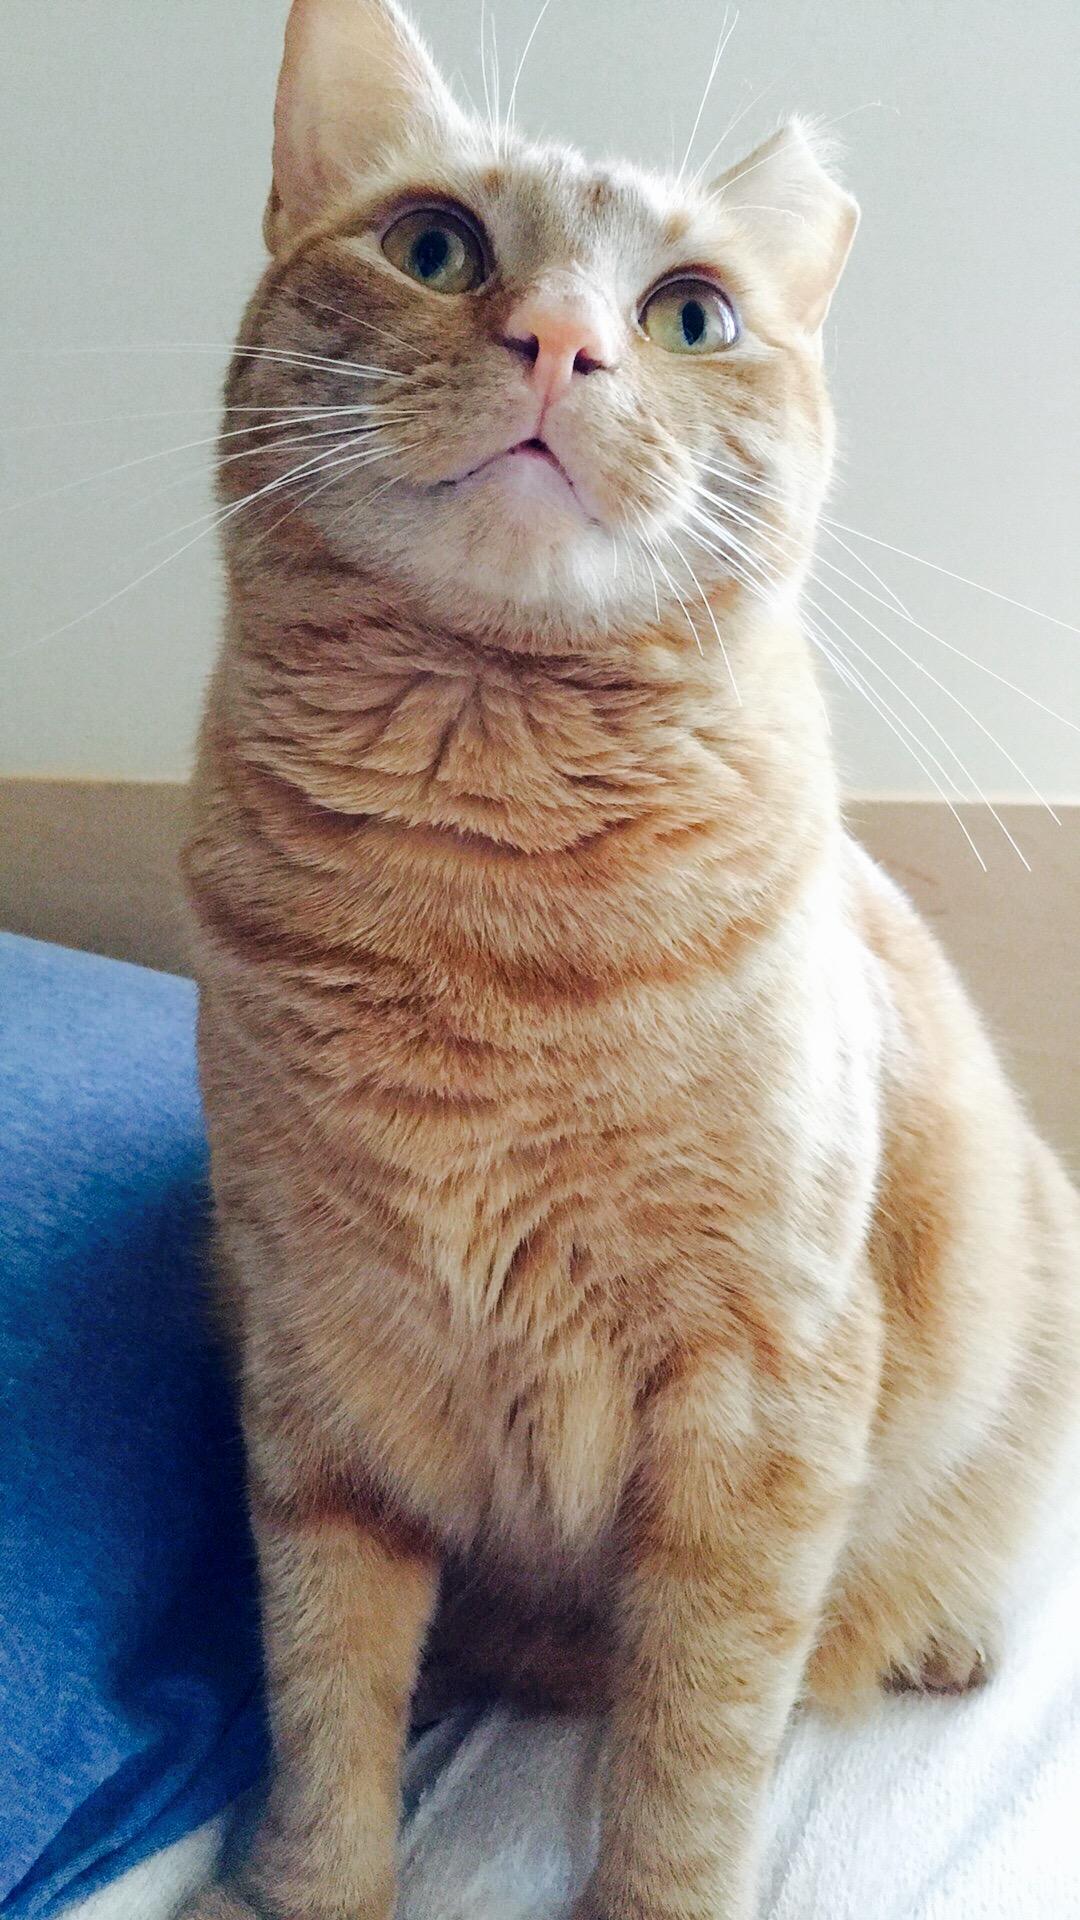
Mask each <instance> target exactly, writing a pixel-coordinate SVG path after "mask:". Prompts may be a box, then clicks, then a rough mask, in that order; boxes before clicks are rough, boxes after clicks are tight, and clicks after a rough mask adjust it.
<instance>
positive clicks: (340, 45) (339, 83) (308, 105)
mask: <svg viewBox="0 0 1080 1920" xmlns="http://www.w3.org/2000/svg"><path fill="white" fill-rule="evenodd" d="M462 123H463V116H462V114H461V110H460V108H459V107H458V106H457V105H456V103H455V101H454V99H453V97H452V95H451V94H450V91H449V89H448V87H447V86H446V84H445V82H444V81H443V79H442V78H441V76H440V74H439V72H438V69H437V68H436V66H435V63H434V61H433V60H432V58H431V55H430V54H429V53H428V50H427V48H426V47H425V46H424V43H423V41H422V40H421V39H420V37H419V35H418V34H417V33H416V32H415V31H414V29H413V27H412V26H411V25H410V23H409V22H408V21H407V20H406V19H405V17H404V15H403V14H402V13H401V12H400V11H399V9H398V7H397V6H396V5H395V4H394V0H293V5H292V11H291V13H290V15H289V23H288V26H287V27H286V30H285V57H284V60H283V62H282V68H281V79H280V82H279V84H278V96H277V106H276V108H275V111H274V185H273V190H272V192H271V195H270V201H269V205H268V206H267V209H266V217H265V220H264V221H263V232H264V234H265V236H266V243H267V246H268V247H269V248H270V250H271V252H277V251H279V250H280V249H281V248H282V247H284V246H287V245H288V244H289V242H290V240H292V239H293V237H294V236H295V235H296V234H297V233H298V232H300V231H301V229H302V228H303V227H305V226H307V225H309V224H310V222H311V221H312V220H316V219H318V218H319V216H320V214H321V213H322V212H323V211H324V210H325V209H326V208H327V207H328V206H330V205H332V204H333V202H334V201H335V200H336V199H339V198H341V197H342V196H343V195H344V194H345V193H347V192H348V190H349V187H350V184H352V185H355V184H356V183H357V182H359V181H361V180H362V179H363V177H364V175H365V173H367V172H368V171H369V170H370V169H371V168H372V167H373V166H374V165H376V164H377V163H378V161H379V159H380V158H381V157H382V156H383V155H385V154H386V153H388V152H392V151H393V150H394V149H395V148H396V147H400V146H401V145H403V144H404V143H405V142H407V141H408V140H409V139H410V138H412V137H414V136H415V135H416V134H417V133H418V132H423V131H424V130H426V129H427V130H431V131H433V132H434V131H439V132H441V133H443V134H445V133H446V132H447V131H449V130H451V129H453V128H454V127H456V126H459V125H461V124H462Z"/></svg>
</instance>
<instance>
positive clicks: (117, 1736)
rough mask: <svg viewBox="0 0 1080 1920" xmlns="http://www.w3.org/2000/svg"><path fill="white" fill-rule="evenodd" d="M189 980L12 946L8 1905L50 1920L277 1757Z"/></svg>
mask: <svg viewBox="0 0 1080 1920" xmlns="http://www.w3.org/2000/svg"><path fill="white" fill-rule="evenodd" d="M194 1018H195V990H194V988H193V987H192V986H191V985H190V984H189V983H188V982H186V981H182V980H175V979H171V978H168V977H166V976H165V975H162V974H155V973H149V972H146V971H144V970H143V969H141V968H138V967H130V966H125V965H121V964H120V963H118V962H115V961H109V960H103V959H99V958H97V957H96V956H93V955H90V954H84V953H69V952H65V951H63V950H61V949H58V948H55V947H47V946H42V945H40V944H38V943H36V942H34V941H29V940H22V939H16V938H14V937H13V936H10V935H0V1908H2V1911H3V1913H4V1914H5V1915H11V1916H15V1917H16V1920H30V1916H34V1920H37V1917H38V1916H44V1915H49V1914H53V1913H55V1912H57V1911H58V1910H59V1909H60V1908H61V1907H63V1906H64V1905H65V1904H66V1903H67V1902H68V1901H69V1900H72V1899H74V1898H76V1897H78V1896H82V1895H85V1894H88V1893H90V1892H92V1891H93V1890H94V1889H95V1888H96V1887H99V1886H101V1885H103V1884H104V1883H105V1882H107V1881H109V1880H112V1879H114V1878H115V1877H117V1876H118V1875H119V1874H120V1873H122V1872H123V1871H125V1870H126V1869H127V1868H128V1867H130V1866H132V1865H133V1864H134V1863H135V1862H136V1861H137V1860H139V1859H141V1858H142V1857H143V1856H144V1855H146V1854H148V1853H150V1852H152V1851H154V1850H155V1849H156V1848H158V1847H162V1846H166V1845H168V1844H169V1843H170V1842H171V1841H173V1840H176V1839H178V1838H179V1837H180V1836H181V1835H183V1834H184V1833H186V1832H188V1831H189V1830H191V1829H192V1828H194V1827H196V1826H198V1825H199V1824H200V1823H201V1822H202V1821H203V1820H205V1819H208V1818H209V1817H210V1816H211V1815H212V1814H214V1813H215V1812H217V1811H218V1810H219V1809H220V1808H221V1807H222V1806H224V1805H225V1804H226V1803H227V1802H228V1801H230V1800H231V1799H233V1798H234V1797H235V1795H236V1794H237V1793H239V1792H240V1791H241V1790H242V1789H243V1788H245V1787H246V1786H248V1785H249V1784H250V1783H251V1782H252V1781H253V1779H254V1778H255V1777H256V1776H257V1774H258V1773H259V1771H260V1770H261V1768H262V1766H263V1764H264V1761H265V1753H266V1733H265V1722H264V1710H263V1703H262V1690H261V1683H260V1672H259V1657H258V1632H257V1603H256V1583H255V1572H254V1558H253V1551H252V1546H251V1540H250V1535H249V1532H248V1527H247V1521H246V1517H245V1507H244V1497H243V1465H242V1453H241V1443H240V1435H239V1429H238V1425H237V1419H236V1411H235V1405H234V1397H233V1394H232V1391H231V1388H230V1384H229V1381H228V1378H227V1375H226V1372H225V1369H224V1366H223V1362H222V1359H221V1356H220V1354H219V1353H218V1352H217V1350H216V1346H215V1342H214V1339H213V1336H212V1330H211V1329H212V1320H211V1314H210V1312H209V1310H208V1299H207V1289H206V1284H205V1272H206V1266H205V1251H206V1241H207V1228H208V1218H207V1216H208V1206H207V1189H206V1147H205V1141H204V1136H203V1129H202V1121H201V1117H200V1111H199V1099H198V1091H197V1086H196V1078H195V1064H194V1049H193V1027H194Z"/></svg>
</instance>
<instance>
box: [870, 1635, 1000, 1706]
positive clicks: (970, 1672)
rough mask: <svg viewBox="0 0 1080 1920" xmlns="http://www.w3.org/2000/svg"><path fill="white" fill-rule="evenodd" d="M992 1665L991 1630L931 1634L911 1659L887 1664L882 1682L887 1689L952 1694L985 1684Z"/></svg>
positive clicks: (989, 1675) (992, 1645)
mask: <svg viewBox="0 0 1080 1920" xmlns="http://www.w3.org/2000/svg"><path fill="white" fill-rule="evenodd" d="M995 1665H996V1658H995V1647H994V1642H993V1636H992V1635H991V1634H989V1633H985V1634H979V1635H978V1636H977V1637H976V1635H974V1634H971V1635H969V1634H964V1633H949V1634H944V1633H942V1634H940V1635H939V1634H935V1635H934V1636H933V1637H932V1638H931V1639H930V1640H929V1641H928V1642H927V1644H926V1646H925V1647H924V1648H923V1649H922V1650H921V1652H919V1653H918V1654H917V1655H916V1656H915V1657H914V1659H912V1660H911V1661H905V1662H904V1663H903V1665H901V1666H895V1667H892V1668H890V1670H889V1672H888V1673H887V1674H886V1676H885V1683H884V1684H885V1689H886V1691H887V1692H888V1693H927V1694H936V1695H939V1696H941V1697H944V1698H948V1697H955V1696H958V1695H960V1694H965V1693H976V1692H978V1690H979V1688H980V1687H985V1686H986V1684H987V1682H988V1681H989V1680H990V1679H991V1678H992V1677H993V1672H994V1667H995Z"/></svg>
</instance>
